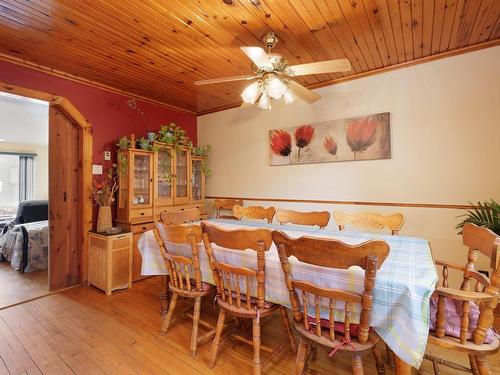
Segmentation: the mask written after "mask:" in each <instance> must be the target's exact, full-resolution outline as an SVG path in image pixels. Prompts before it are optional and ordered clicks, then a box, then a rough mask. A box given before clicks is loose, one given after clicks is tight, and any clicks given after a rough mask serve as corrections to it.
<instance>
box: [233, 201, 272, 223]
mask: <svg viewBox="0 0 500 375" xmlns="http://www.w3.org/2000/svg"><path fill="white" fill-rule="evenodd" d="M275 213H276V208H274V207H267V208H264V207H261V206H247V207H243V206H240V205H235V206H233V214H234V216H235V217H236V219H237V220H241V219H260V220H267V222H268V223H272V222H273V217H274V214H275Z"/></svg>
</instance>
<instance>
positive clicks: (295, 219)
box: [276, 209, 330, 228]
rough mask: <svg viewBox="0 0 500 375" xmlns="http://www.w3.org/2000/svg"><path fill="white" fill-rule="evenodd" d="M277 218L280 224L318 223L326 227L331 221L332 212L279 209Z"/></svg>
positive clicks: (321, 226) (312, 224)
mask: <svg viewBox="0 0 500 375" xmlns="http://www.w3.org/2000/svg"><path fill="white" fill-rule="evenodd" d="M276 219H277V220H278V223H280V224H282V225H283V224H286V223H291V224H299V225H311V226H314V225H317V226H318V227H320V228H324V227H326V226H327V225H328V222H329V221H330V213H329V212H328V211H311V212H300V211H293V210H283V209H278V210H277V211H276Z"/></svg>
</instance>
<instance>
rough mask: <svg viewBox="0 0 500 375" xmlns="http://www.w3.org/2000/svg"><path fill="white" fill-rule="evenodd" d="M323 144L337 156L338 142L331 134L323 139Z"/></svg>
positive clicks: (330, 152)
mask: <svg viewBox="0 0 500 375" xmlns="http://www.w3.org/2000/svg"><path fill="white" fill-rule="evenodd" d="M323 146H324V147H325V149H326V151H327V152H328V153H329V154H330V155H333V156H335V154H336V153H337V142H335V139H334V138H332V137H330V136H329V135H328V136H326V137H325V139H324V140H323Z"/></svg>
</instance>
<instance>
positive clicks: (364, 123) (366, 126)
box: [345, 117, 378, 159]
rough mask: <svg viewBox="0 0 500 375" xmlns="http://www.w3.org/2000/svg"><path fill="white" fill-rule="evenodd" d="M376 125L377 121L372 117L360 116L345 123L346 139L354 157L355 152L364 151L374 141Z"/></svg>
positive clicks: (375, 138)
mask: <svg viewBox="0 0 500 375" xmlns="http://www.w3.org/2000/svg"><path fill="white" fill-rule="evenodd" d="M377 126H378V121H376V120H375V119H374V118H372V117H365V118H361V119H358V120H355V121H352V122H351V123H349V125H347V129H346V133H345V135H346V140H347V144H348V145H349V147H350V148H351V151H352V152H354V158H355V159H356V153H357V152H361V151H364V150H366V149H367V148H368V147H370V146H371V145H372V144H374V143H375V141H376V140H377V137H376V133H377Z"/></svg>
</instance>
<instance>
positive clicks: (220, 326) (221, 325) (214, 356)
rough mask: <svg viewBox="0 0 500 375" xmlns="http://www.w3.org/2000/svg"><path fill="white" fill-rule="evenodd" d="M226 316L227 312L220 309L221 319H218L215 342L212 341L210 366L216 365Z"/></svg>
mask: <svg viewBox="0 0 500 375" xmlns="http://www.w3.org/2000/svg"><path fill="white" fill-rule="evenodd" d="M225 317H226V312H225V311H224V310H222V309H220V311H219V319H218V320H217V327H216V328H215V337H214V342H213V343H212V349H210V361H209V363H208V367H210V368H212V367H214V366H215V360H216V359H217V352H218V351H219V343H220V336H221V333H222V329H223V328H224V319H225Z"/></svg>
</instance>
